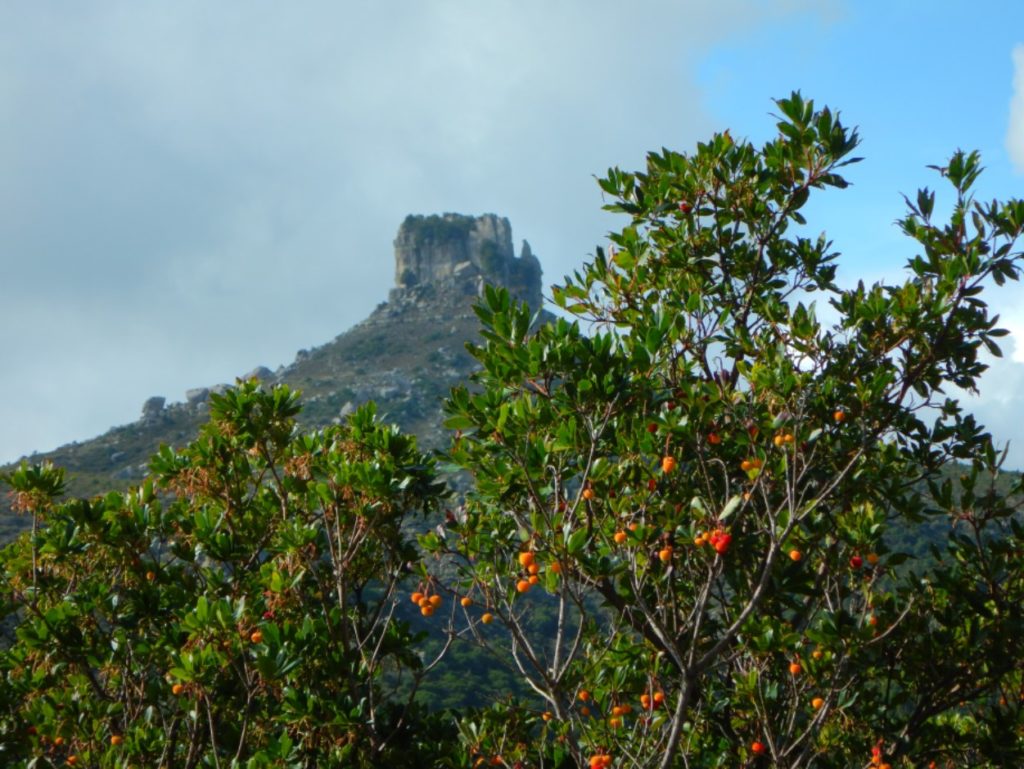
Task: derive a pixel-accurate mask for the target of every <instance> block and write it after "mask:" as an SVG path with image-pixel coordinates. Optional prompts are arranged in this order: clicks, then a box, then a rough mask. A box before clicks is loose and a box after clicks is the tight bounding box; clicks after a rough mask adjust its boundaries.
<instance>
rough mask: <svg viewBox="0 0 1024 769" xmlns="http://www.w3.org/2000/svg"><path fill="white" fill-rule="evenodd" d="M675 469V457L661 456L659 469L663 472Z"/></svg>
mask: <svg viewBox="0 0 1024 769" xmlns="http://www.w3.org/2000/svg"><path fill="white" fill-rule="evenodd" d="M675 469H676V458H675V457H662V459H661V471H662V472H663V473H666V474H668V473H671V472H672V471H673V470H675Z"/></svg>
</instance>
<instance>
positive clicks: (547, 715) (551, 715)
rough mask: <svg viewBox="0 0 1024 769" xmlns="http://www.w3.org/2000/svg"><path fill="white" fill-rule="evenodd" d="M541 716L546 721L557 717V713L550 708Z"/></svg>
mask: <svg viewBox="0 0 1024 769" xmlns="http://www.w3.org/2000/svg"><path fill="white" fill-rule="evenodd" d="M540 717H541V718H543V719H544V720H545V721H550V720H551V719H552V718H554V717H555V715H554V713H552V712H551V711H550V710H545V711H544V712H543V713H541V714H540Z"/></svg>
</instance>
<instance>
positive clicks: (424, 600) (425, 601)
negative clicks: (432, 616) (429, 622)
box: [419, 596, 430, 609]
mask: <svg viewBox="0 0 1024 769" xmlns="http://www.w3.org/2000/svg"><path fill="white" fill-rule="evenodd" d="M424 606H430V599H429V598H427V597H426V596H423V597H422V598H421V599H420V600H419V607H420V608H421V609H422V608H423V607H424Z"/></svg>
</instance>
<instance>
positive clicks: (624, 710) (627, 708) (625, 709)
mask: <svg viewBox="0 0 1024 769" xmlns="http://www.w3.org/2000/svg"><path fill="white" fill-rule="evenodd" d="M620 710H622V715H624V716H628V715H629V714H630V713H632V712H633V706H632V705H630V704H629V703H628V702H627V703H626V704H625V705H622V706H621V707H620Z"/></svg>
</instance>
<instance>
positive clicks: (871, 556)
mask: <svg viewBox="0 0 1024 769" xmlns="http://www.w3.org/2000/svg"><path fill="white" fill-rule="evenodd" d="M868 563H870V564H871V565H872V566H875V565H877V564H878V553H868Z"/></svg>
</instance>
